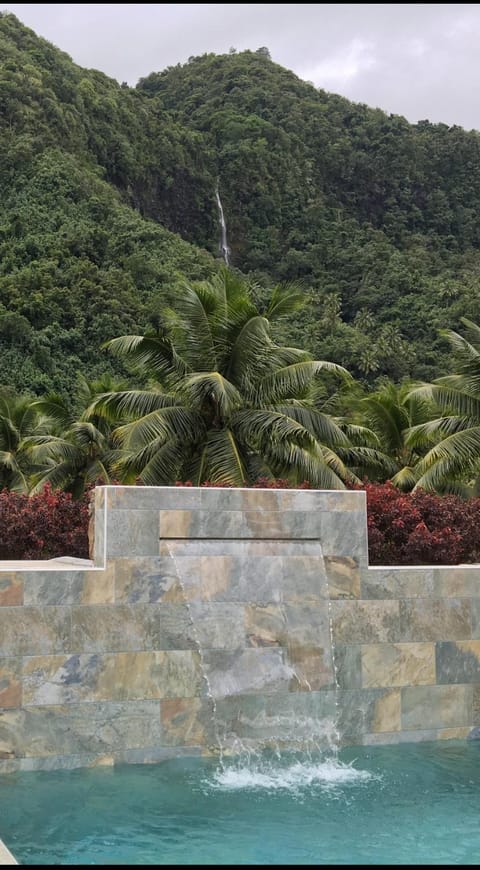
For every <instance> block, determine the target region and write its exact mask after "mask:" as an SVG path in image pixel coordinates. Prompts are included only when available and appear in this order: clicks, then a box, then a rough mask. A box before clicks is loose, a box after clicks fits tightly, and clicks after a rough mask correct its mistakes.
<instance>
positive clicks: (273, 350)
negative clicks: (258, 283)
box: [89, 268, 373, 489]
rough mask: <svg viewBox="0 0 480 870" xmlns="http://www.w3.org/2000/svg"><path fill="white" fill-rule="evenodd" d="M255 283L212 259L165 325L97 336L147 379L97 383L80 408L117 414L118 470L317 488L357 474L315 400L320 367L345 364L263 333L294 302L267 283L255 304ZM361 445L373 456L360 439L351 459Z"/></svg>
mask: <svg viewBox="0 0 480 870" xmlns="http://www.w3.org/2000/svg"><path fill="white" fill-rule="evenodd" d="M253 292H254V291H253V290H252V289H251V288H249V287H248V286H247V284H246V282H245V281H244V280H242V279H240V278H239V277H237V276H236V275H235V274H233V273H232V272H231V271H229V270H228V269H226V268H225V269H222V270H221V272H220V273H219V275H218V276H217V277H216V278H214V279H213V281H211V282H201V283H198V284H196V285H195V286H191V287H190V286H187V287H185V290H184V294H183V296H182V297H181V298H180V299H179V300H178V309H177V312H176V314H173V313H171V312H170V314H167V315H166V319H165V321H164V328H163V330H160V329H157V331H156V332H149V333H147V334H145V335H127V336H122V337H119V338H115V339H113V340H111V341H109V342H107V344H106V345H105V346H106V347H107V348H108V350H109V351H110V352H111V353H114V354H117V355H119V356H122V357H126V358H127V359H129V360H131V361H132V362H133V363H135V364H136V365H137V367H138V368H139V369H140V370H141V371H143V372H144V373H147V375H148V376H150V378H151V381H150V384H149V386H148V387H147V388H146V389H132V390H126V391H120V392H115V393H107V394H105V395H103V396H100V397H98V398H97V399H96V400H95V401H94V402H93V404H92V406H91V407H90V411H89V413H94V414H96V415H98V417H99V418H100V417H102V416H103V418H104V419H106V420H108V421H109V422H110V423H112V424H114V423H115V421H118V419H119V418H120V419H121V420H122V421H123V422H122V424H121V425H119V426H117V428H116V429H115V432H114V437H115V439H116V442H117V443H118V445H119V447H120V449H121V453H122V456H121V459H120V461H119V462H118V463H117V465H116V472H117V475H118V476H119V477H120V479H122V480H126V479H127V480H132V479H135V478H137V477H138V478H140V480H141V481H142V482H143V483H144V484H148V485H162V484H163V485H165V484H172V483H174V482H175V481H176V480H182V481H184V482H185V481H187V480H190V481H192V482H193V483H194V484H197V485H198V484H201V483H203V482H205V481H209V482H211V483H221V484H227V485H228V484H229V485H244V484H246V483H247V484H248V483H252V482H254V481H255V480H256V479H258V478H259V477H263V476H266V477H269V478H276V477H282V478H288V479H289V480H290V481H291V482H292V483H297V484H298V483H300V482H302V481H304V480H308V481H309V482H310V483H311V484H312V485H314V486H316V487H321V488H327V489H337V488H344V487H345V484H346V482H347V481H349V480H357V478H356V477H355V475H354V474H353V472H351V471H350V470H349V468H348V467H347V465H346V464H345V463H344V461H343V460H342V458H341V455H340V452H341V451H342V450H351V449H352V448H351V446H350V442H349V439H348V437H347V435H346V434H345V433H344V432H343V431H342V428H341V426H340V425H339V424H338V423H337V422H336V421H335V420H334V419H333V418H332V417H331V416H330V415H329V414H327V413H324V412H323V411H322V409H321V407H318V406H317V404H316V401H315V399H316V388H317V384H318V379H319V376H321V375H323V374H324V373H329V374H330V375H334V376H335V377H337V378H341V379H349V378H350V376H349V374H348V372H347V371H346V370H345V369H344V368H342V367H341V366H339V365H336V364H334V363H330V362H323V361H318V360H313V359H312V358H311V356H310V354H308V353H307V352H306V351H303V350H300V349H298V348H292V347H281V346H279V345H277V344H276V343H275V342H274V341H273V339H272V335H271V323H272V322H274V321H276V320H277V319H278V318H280V317H286V316H289V315H292V314H293V313H294V312H295V311H296V310H297V309H298V308H299V307H300V305H301V304H302V303H303V299H304V296H303V294H302V293H301V292H300V291H298V290H296V289H295V288H293V287H290V286H286V287H276V288H274V290H273V291H272V293H271V296H270V301H269V302H268V304H266V306H265V309H264V310H263V311H261V310H259V308H258V306H257V305H256V304H255V302H254V299H253ZM362 451H363V452H364V454H365V455H367V454H368V455H370V453H372V454H373V451H369V450H368V448H359V453H358V455H357V456H356V460H358V461H360V454H361V453H362ZM370 458H371V456H370Z"/></svg>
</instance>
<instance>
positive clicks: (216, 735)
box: [166, 544, 223, 770]
mask: <svg viewBox="0 0 480 870" xmlns="http://www.w3.org/2000/svg"><path fill="white" fill-rule="evenodd" d="M166 548H167V551H168V554H169V556H170V559H171V560H172V563H173V566H174V569H175V576H176V578H177V580H178V583H179V585H180V589H181V590H182V595H183V599H184V602H185V607H186V611H187V613H188V619H189V622H190V626H191V629H192V635H193V640H194V643H195V647H196V650H197V652H198V656H199V659H200V667H201V671H202V678H203V681H204V683H205V687H206V693H207V698H208V700H209V702H210V704H211V707H212V724H213V730H214V740H215V746H214V747H212V748H213V749H214V750H215V752H216V754H217V755H218V759H219V764H220V768H221V769H222V770H223V743H222V740H221V739H220V734H219V730H218V722H217V702H216V700H215V696H214V694H213V692H212V687H211V685H210V680H209V678H208V673H207V669H206V667H205V662H204V657H203V650H202V645H201V643H200V638H199V636H198V630H197V626H196V621H195V619H194V617H193V613H192V608H191V606H190V602H189V600H188V594H187V590H186V588H185V583H184V582H183V579H182V574H181V571H180V568H179V565H178V562H177V559H176V557H175V552H174V549H173V547H172V546H169V545H168V544H167V547H166Z"/></svg>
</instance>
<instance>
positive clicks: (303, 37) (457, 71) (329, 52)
mask: <svg viewBox="0 0 480 870" xmlns="http://www.w3.org/2000/svg"><path fill="white" fill-rule="evenodd" d="M3 8H4V9H8V11H10V12H13V13H14V14H15V15H16V16H17V18H19V19H20V21H22V22H23V23H24V24H26V25H27V26H28V27H31V28H32V29H33V30H34V31H35V32H36V33H37V34H38V35H40V36H43V37H45V38H46V39H48V40H49V41H50V42H53V43H54V45H56V46H58V48H61V49H62V50H63V51H66V52H67V53H68V54H69V55H70V56H71V57H72V58H73V60H74V61H75V62H76V63H78V64H80V66H84V67H93V68H95V69H99V70H102V71H103V72H105V73H107V75H109V76H112V77H113V78H116V79H118V81H119V82H122V81H126V82H128V83H129V84H131V85H134V84H136V82H137V81H138V79H139V78H140V77H141V76H145V75H148V73H150V72H153V71H159V70H162V69H164V68H165V67H167V66H170V65H172V64H176V63H184V62H185V61H186V60H187V59H188V58H189V57H190V56H191V55H197V54H203V53H204V52H210V51H213V52H216V53H222V52H228V50H229V48H230V47H234V48H236V49H237V50H238V51H240V50H242V49H245V48H249V49H253V50H255V49H256V48H259V47H260V46H267V47H268V48H269V50H270V54H271V56H272V59H273V60H274V61H276V62H277V63H279V64H281V65H282V66H285V67H287V68H289V69H291V70H293V71H294V72H295V73H296V74H297V75H298V76H300V77H301V78H303V79H307V80H308V81H311V82H313V83H314V84H315V85H316V86H318V87H322V88H324V89H325V90H327V91H332V92H334V93H338V94H342V95H343V96H345V97H348V98H349V99H351V100H355V101H356V102H362V103H367V105H369V106H373V107H376V106H378V107H380V108H381V109H384V110H385V111H387V112H394V113H396V114H400V115H404V116H405V117H406V118H408V120H409V121H418V120H420V119H425V118H428V119H429V120H431V121H443V122H445V123H448V124H460V125H461V126H462V127H466V128H467V129H470V128H475V129H480V101H479V98H478V93H479V86H480V4H478V3H460V4H453V3H431V4H428V3H380V4H375V3H360V4H353V3H352V4H351V3H301V4H293V3H277V4H264V3H231V4H223V3H137V4H133V3H125V4H117V3H58V4H56V3H13V4H10V5H8V6H6V7H3Z"/></svg>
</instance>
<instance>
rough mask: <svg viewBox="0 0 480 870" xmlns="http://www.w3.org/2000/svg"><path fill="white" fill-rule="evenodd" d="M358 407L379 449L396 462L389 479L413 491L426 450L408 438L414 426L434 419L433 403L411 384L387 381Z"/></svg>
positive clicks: (389, 472)
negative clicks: (375, 438)
mask: <svg viewBox="0 0 480 870" xmlns="http://www.w3.org/2000/svg"><path fill="white" fill-rule="evenodd" d="M357 407H358V410H359V413H360V418H361V419H363V421H364V423H365V424H366V425H367V427H368V428H369V429H370V430H372V431H373V432H374V433H375V434H376V436H377V439H378V445H379V447H380V449H381V450H382V451H383V452H384V453H385V454H386V455H387V456H388V457H389V458H390V459H391V461H392V463H393V467H392V468H391V469H389V471H388V477H389V479H390V480H391V481H392V483H393V484H395V486H398V488H399V489H402V490H404V491H406V492H408V491H410V490H412V489H413V488H414V486H415V484H416V482H417V479H418V474H419V473H418V470H417V468H418V462H419V461H420V459H421V458H422V456H423V454H424V452H425V450H423V451H422V449H421V447H420V446H419V445H413V444H412V443H408V440H407V436H408V434H409V432H410V431H411V429H412V427H413V426H419V425H421V424H423V423H426V422H428V421H429V420H431V418H432V414H433V405H432V403H431V402H430V401H428V400H427V398H426V397H423V396H421V395H418V394H416V393H415V392H412V384H408V383H404V384H401V385H396V384H394V383H392V382H391V381H386V382H385V383H383V384H381V385H380V386H379V388H378V389H377V390H375V391H374V392H372V393H370V394H368V395H367V396H363V397H362V398H360V400H359V401H358V402H357ZM384 479H386V477H385V478H384Z"/></svg>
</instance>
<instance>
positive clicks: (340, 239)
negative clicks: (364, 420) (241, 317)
mask: <svg viewBox="0 0 480 870" xmlns="http://www.w3.org/2000/svg"><path fill="white" fill-rule="evenodd" d="M0 58H1V61H0V362H1V364H2V376H1V378H0V382H1V383H3V384H4V385H9V386H11V387H12V388H13V389H14V390H16V391H18V392H32V393H41V392H43V391H44V390H46V389H52V388H53V389H56V390H57V391H59V392H64V393H70V392H71V391H72V389H73V386H74V383H75V379H76V375H77V372H79V371H81V372H83V373H84V374H85V375H86V376H87V377H95V376H98V375H99V374H101V373H103V372H110V373H111V374H113V375H118V374H122V373H123V372H122V370H121V369H120V368H119V363H118V362H114V361H112V360H111V359H110V358H108V357H107V356H106V355H105V354H104V352H102V350H101V345H102V343H103V342H104V341H106V340H107V339H109V338H112V337H114V336H116V335H121V334H124V333H129V332H137V331H142V330H144V329H145V328H147V327H148V325H149V323H152V322H155V317H156V316H158V314H159V313H160V311H161V309H162V307H163V306H164V305H170V306H173V307H174V306H175V299H176V298H178V294H180V293H181V292H182V286H183V284H184V282H185V281H194V280H198V279H202V278H208V277H209V276H211V275H212V274H213V273H214V271H215V270H216V269H217V267H218V264H219V262H220V259H219V256H220V255H219V238H220V235H219V233H220V231H219V223H218V210H217V199H216V192H217V190H218V193H219V195H220V197H221V203H222V206H223V211H224V215H225V220H226V226H227V237H228V245H229V248H230V261H231V264H232V266H233V267H234V268H237V269H239V270H241V271H242V272H244V273H245V274H248V275H250V276H251V278H252V279H253V280H255V281H256V282H257V283H258V287H259V289H258V293H259V294H260V295H261V293H262V292H263V291H262V288H266V287H268V286H270V285H271V284H272V283H273V282H277V281H295V282H301V284H302V285H303V286H304V288H305V293H306V295H307V296H308V297H309V300H310V305H309V306H308V308H307V309H306V310H305V312H304V313H302V314H301V315H298V317H297V319H296V320H294V321H290V323H289V324H288V330H287V328H284V333H283V334H282V335H280V338H281V339H282V340H285V339H288V342H289V343H290V344H299V345H304V346H305V347H307V348H308V349H309V350H311V351H312V352H313V353H314V354H315V355H316V356H317V357H320V358H327V359H331V360H333V361H335V362H340V363H342V364H344V365H346V366H347V368H349V369H350V370H351V371H352V372H353V373H354V374H355V375H356V376H357V377H360V378H362V379H363V380H365V381H366V382H367V383H374V382H375V380H376V379H377V378H378V377H381V376H387V377H390V378H392V379H394V380H396V381H400V380H401V379H402V378H405V377H415V378H422V379H430V378H432V377H435V376H437V375H439V374H442V373H443V372H444V371H446V370H448V366H449V348H448V345H447V344H446V342H445V340H444V339H443V338H442V336H441V335H439V329H440V328H441V327H452V328H455V327H456V326H457V325H458V323H459V318H460V317H461V316H462V315H466V316H468V317H470V318H472V319H473V320H480V227H479V224H478V218H477V215H478V213H479V211H480V136H479V134H478V133H477V132H476V131H470V132H467V131H464V130H463V129H461V128H459V127H449V126H447V125H444V124H430V123H429V122H428V121H422V122H420V123H418V124H415V125H412V124H409V123H408V122H407V121H406V120H405V119H404V118H401V117H399V116H396V115H388V114H386V113H385V112H382V111H380V110H378V109H371V108H369V107H367V106H365V105H361V104H355V103H352V102H350V101H348V100H346V99H344V98H342V97H339V96H336V95H335V94H330V93H327V92H325V91H322V90H318V89H316V88H315V87H313V85H311V84H309V83H307V82H304V81H302V80H300V79H299V78H297V77H296V76H295V75H294V74H293V73H292V72H290V71H288V70H286V69H284V68H282V67H281V66H279V65H278V64H275V63H273V62H272V60H271V59H270V56H269V54H268V51H267V50H266V49H264V48H262V49H259V50H257V51H244V52H240V53H236V52H234V51H232V52H231V53H230V54H228V55H221V56H217V55H213V54H207V55H203V56H201V57H196V58H191V59H190V60H189V62H188V63H186V64H183V65H177V66H174V67H169V68H167V69H166V70H163V71H161V72H154V73H152V74H151V75H149V76H148V77H146V78H144V79H141V80H140V82H139V83H138V85H137V87H136V88H130V87H128V86H126V85H125V84H123V85H120V84H118V83H117V82H116V81H114V80H112V79H110V78H108V77H107V76H106V75H104V74H103V73H100V72H98V71H95V70H86V69H82V68H81V67H79V66H78V65H76V64H74V63H73V62H72V61H71V59H70V58H69V57H68V55H66V54H65V53H63V52H62V51H60V50H59V49H57V48H56V47H54V46H53V45H51V44H50V43H48V42H47V41H45V40H43V39H41V38H39V37H38V36H37V35H36V34H35V33H34V32H33V31H31V30H30V29H28V28H26V27H24V26H23V25H22V24H21V23H20V22H19V21H18V19H17V18H16V17H15V16H14V15H12V14H10V13H0Z"/></svg>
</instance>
